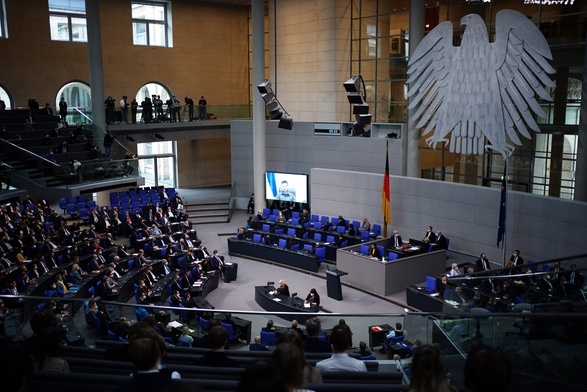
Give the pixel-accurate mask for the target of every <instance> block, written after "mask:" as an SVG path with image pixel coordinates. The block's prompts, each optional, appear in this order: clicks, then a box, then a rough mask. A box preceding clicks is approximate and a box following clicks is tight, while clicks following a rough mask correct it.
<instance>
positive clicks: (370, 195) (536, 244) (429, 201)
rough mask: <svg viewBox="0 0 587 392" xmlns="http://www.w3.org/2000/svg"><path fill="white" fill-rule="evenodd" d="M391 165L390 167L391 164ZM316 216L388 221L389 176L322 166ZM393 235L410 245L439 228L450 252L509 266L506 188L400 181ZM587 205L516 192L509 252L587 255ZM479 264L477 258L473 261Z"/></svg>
mask: <svg viewBox="0 0 587 392" xmlns="http://www.w3.org/2000/svg"><path fill="white" fill-rule="evenodd" d="M391 165H392V164H391V160H390V166H391ZM311 173H312V174H311V176H310V178H311V189H312V195H311V206H312V211H313V212H314V213H319V214H323V215H331V216H335V215H338V214H342V215H343V216H344V217H345V218H347V219H350V220H354V219H355V220H360V219H362V218H363V217H367V218H369V219H370V220H371V222H372V223H373V222H382V221H383V216H382V214H381V186H382V180H383V176H382V174H381V173H378V174H374V173H364V172H357V171H346V170H333V169H323V168H314V169H312V171H311ZM390 180H391V210H392V213H391V216H392V218H391V220H392V224H391V225H389V229H390V230H392V229H398V230H399V231H400V235H401V236H402V239H404V240H407V239H409V238H410V237H411V238H416V239H421V238H423V236H424V233H425V231H426V229H427V227H428V225H431V226H433V227H434V229H435V230H437V229H440V230H442V232H443V234H445V235H446V237H447V238H449V239H450V249H451V250H454V251H457V252H462V253H466V254H472V255H477V254H480V253H481V252H485V253H486V254H487V256H488V258H489V259H490V260H491V261H494V262H500V261H501V249H500V248H497V247H496V239H497V225H498V216H499V200H500V191H499V189H494V188H486V187H478V186H472V185H464V184H456V183H448V182H441V181H433V180H424V179H417V178H407V177H399V176H395V175H392V176H391V177H390ZM585 216H587V203H582V202H574V201H569V200H563V199H557V198H551V197H545V196H537V195H532V194H528V193H520V192H508V214H507V235H506V250H507V252H506V254H507V258H509V256H510V255H511V253H512V252H513V249H520V251H521V255H522V257H524V259H526V260H528V259H531V260H536V261H538V260H546V259H551V258H555V257H563V256H570V255H576V254H581V253H587V242H585V240H584V239H585V238H587V221H586V220H585V219H584V217H585ZM472 261H474V259H472Z"/></svg>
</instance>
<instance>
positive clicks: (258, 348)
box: [249, 343, 271, 351]
mask: <svg viewBox="0 0 587 392" xmlns="http://www.w3.org/2000/svg"><path fill="white" fill-rule="evenodd" d="M249 351H271V350H270V349H269V347H267V346H265V345H264V344H261V343H251V344H250V345H249Z"/></svg>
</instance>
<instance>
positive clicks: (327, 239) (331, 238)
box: [326, 235, 335, 244]
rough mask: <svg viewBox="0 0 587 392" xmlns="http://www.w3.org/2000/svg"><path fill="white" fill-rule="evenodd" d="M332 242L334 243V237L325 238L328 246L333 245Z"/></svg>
mask: <svg viewBox="0 0 587 392" xmlns="http://www.w3.org/2000/svg"><path fill="white" fill-rule="evenodd" d="M334 241H335V239H334V236H332V235H327V236H326V242H328V243H330V244H334Z"/></svg>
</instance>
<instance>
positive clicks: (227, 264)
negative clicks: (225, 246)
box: [224, 261, 232, 267]
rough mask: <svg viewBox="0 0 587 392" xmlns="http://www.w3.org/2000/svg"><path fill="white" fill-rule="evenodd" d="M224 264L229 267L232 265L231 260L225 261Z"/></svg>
mask: <svg viewBox="0 0 587 392" xmlns="http://www.w3.org/2000/svg"><path fill="white" fill-rule="evenodd" d="M224 265H225V266H227V267H230V266H231V265H232V263H231V262H229V261H227V262H225V263H224Z"/></svg>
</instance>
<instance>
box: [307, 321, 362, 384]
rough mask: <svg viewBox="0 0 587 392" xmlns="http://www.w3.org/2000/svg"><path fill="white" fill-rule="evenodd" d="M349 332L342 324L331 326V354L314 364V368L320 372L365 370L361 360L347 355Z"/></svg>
mask: <svg viewBox="0 0 587 392" xmlns="http://www.w3.org/2000/svg"><path fill="white" fill-rule="evenodd" d="M349 338H350V336H349V332H348V330H347V329H346V328H344V327H343V326H341V325H340V324H339V325H336V326H334V328H332V335H331V337H330V340H331V343H332V356H331V357H330V358H328V359H324V360H322V361H320V362H318V363H317V364H316V368H317V369H319V370H320V371H322V372H325V371H348V372H366V371H367V367H366V366H365V363H364V362H363V361H360V360H358V359H355V358H351V357H349V355H348V354H347V350H348V347H349Z"/></svg>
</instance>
